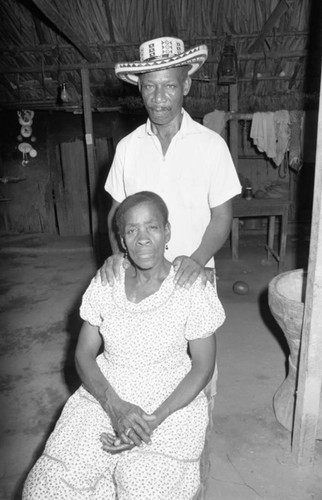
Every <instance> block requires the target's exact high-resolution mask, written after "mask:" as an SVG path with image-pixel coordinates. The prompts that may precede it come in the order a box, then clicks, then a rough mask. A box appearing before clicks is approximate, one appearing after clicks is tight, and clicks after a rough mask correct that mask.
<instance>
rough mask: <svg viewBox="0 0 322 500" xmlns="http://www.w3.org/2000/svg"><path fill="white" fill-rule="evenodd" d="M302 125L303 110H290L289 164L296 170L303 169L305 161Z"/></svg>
mask: <svg viewBox="0 0 322 500" xmlns="http://www.w3.org/2000/svg"><path fill="white" fill-rule="evenodd" d="M302 125H303V111H290V129H291V135H290V146H289V151H290V152H289V166H290V168H292V169H293V170H295V171H296V172H298V171H299V170H300V169H301V167H302V162H303V141H302Z"/></svg>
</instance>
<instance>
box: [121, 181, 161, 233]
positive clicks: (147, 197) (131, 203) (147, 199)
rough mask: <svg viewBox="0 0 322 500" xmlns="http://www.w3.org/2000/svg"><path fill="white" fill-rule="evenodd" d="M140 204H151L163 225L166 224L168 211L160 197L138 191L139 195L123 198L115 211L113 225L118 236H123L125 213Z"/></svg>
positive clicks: (149, 192) (150, 192) (148, 192)
mask: <svg viewBox="0 0 322 500" xmlns="http://www.w3.org/2000/svg"><path fill="white" fill-rule="evenodd" d="M141 203H152V205H154V206H155V208H156V209H157V210H158V211H159V212H160V214H161V217H162V220H163V223H164V225H166V224H167V223H168V219H169V211H168V208H167V206H166V204H165V203H164V201H163V199H162V198H161V196H159V195H158V194H156V193H152V191H140V192H139V193H135V194H132V195H131V196H128V197H127V198H125V200H123V201H122V203H121V204H120V205H119V207H118V209H117V210H116V213H115V218H114V224H115V228H116V231H117V233H118V234H119V235H120V236H123V235H124V226H125V224H124V222H125V215H126V213H127V212H128V210H130V209H131V208H133V207H136V206H137V205H140V204H141Z"/></svg>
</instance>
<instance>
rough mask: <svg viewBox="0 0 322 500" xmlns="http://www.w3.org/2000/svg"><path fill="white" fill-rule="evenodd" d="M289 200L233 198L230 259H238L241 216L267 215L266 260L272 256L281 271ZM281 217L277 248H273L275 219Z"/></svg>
mask: <svg viewBox="0 0 322 500" xmlns="http://www.w3.org/2000/svg"><path fill="white" fill-rule="evenodd" d="M289 204H290V202H289V201H288V200H285V199H281V198H263V199H255V198H252V199H251V200H245V199H244V198H241V197H237V198H235V199H234V200H233V223H232V230H231V251H232V259H233V260H238V243H239V219H240V218H243V217H268V235H267V245H266V246H265V248H266V250H267V260H268V261H269V260H271V257H272V256H273V257H274V258H275V259H276V260H277V263H278V271H279V272H282V270H283V267H284V261H285V253H286V241H287V225H288V211H289ZM276 217H281V225H280V235H279V248H278V252H277V251H275V250H274V237H275V220H276Z"/></svg>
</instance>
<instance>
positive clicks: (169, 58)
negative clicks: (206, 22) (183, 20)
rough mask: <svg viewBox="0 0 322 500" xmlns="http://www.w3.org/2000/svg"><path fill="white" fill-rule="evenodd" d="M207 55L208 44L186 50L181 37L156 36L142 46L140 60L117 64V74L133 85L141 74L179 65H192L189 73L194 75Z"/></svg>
mask: <svg viewBox="0 0 322 500" xmlns="http://www.w3.org/2000/svg"><path fill="white" fill-rule="evenodd" d="M207 56H208V49H207V46H206V45H199V46H198V47H194V48H192V49H189V50H187V51H185V49H184V43H183V41H182V40H180V39H179V38H172V37H162V38H155V39H154V40H149V41H148V42H145V43H142V45H141V46H140V61H134V62H131V63H130V62H121V63H118V64H116V66H115V74H116V76H117V77H118V78H120V79H122V80H125V81H126V82H128V83H132V85H137V83H138V75H139V74H142V73H150V72H152V71H159V70H162V69H169V68H176V67H178V66H190V69H189V71H188V74H189V75H192V74H193V73H195V72H196V71H197V70H198V69H199V68H200V67H201V66H202V65H203V63H204V62H205V60H206V59H207Z"/></svg>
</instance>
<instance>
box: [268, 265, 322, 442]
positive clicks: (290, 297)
mask: <svg viewBox="0 0 322 500" xmlns="http://www.w3.org/2000/svg"><path fill="white" fill-rule="evenodd" d="M305 287H306V272H305V271H304V269H295V270H294V271H287V272H286V273H281V274H279V275H277V276H275V278H273V279H272V281H271V282H270V284H269V287H268V304H269V307H270V310H271V313H272V314H273V316H274V318H275V319H276V321H277V323H278V324H279V326H280V327H281V329H282V330H283V333H284V335H285V338H286V340H287V343H288V346H289V349H290V356H289V359H288V374H287V376H286V378H285V380H284V382H283V383H282V385H281V386H280V387H279V388H278V390H277V391H276V393H275V395H274V398H273V405H274V411H275V415H276V418H277V420H278V421H279V422H280V423H281V424H282V425H283V426H284V427H285V428H286V429H288V430H289V431H291V430H292V428H293V419H294V410H295V399H296V387H297V370H298V362H299V345H300V336H301V331H302V322H303V313H304V293H305ZM320 408H322V394H321V400H320ZM316 437H317V439H322V412H320V417H319V421H318V429H317V436H316Z"/></svg>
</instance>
